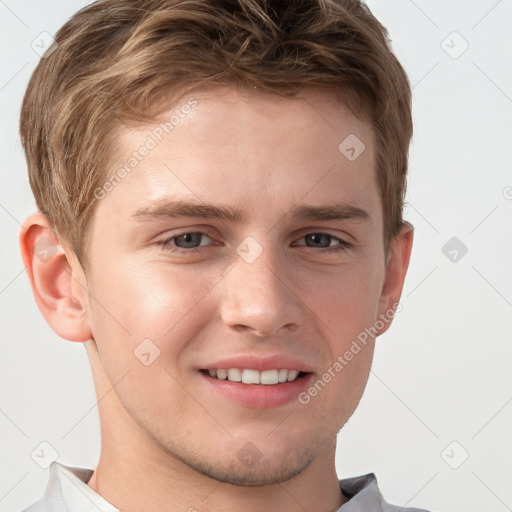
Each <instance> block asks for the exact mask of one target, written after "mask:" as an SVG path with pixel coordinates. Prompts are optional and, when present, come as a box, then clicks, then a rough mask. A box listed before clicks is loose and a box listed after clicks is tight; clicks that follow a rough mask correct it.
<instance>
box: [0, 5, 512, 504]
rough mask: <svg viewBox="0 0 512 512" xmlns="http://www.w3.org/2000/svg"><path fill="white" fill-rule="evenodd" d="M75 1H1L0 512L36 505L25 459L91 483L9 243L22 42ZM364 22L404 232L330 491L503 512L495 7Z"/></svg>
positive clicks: (79, 428) (383, 11)
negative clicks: (381, 327) (454, 243)
mask: <svg viewBox="0 0 512 512" xmlns="http://www.w3.org/2000/svg"><path fill="white" fill-rule="evenodd" d="M85 3H86V2H83V1H77V0H73V1H69V0H68V1H67V2H64V3H63V2H60V1H57V0H46V1H45V2H35V1H18V2H14V1H13V0H5V1H4V0H0V28H1V34H2V41H3V45H1V46H0V54H1V67H0V108H1V118H0V130H1V133H0V148H1V155H2V178H1V189H0V225H1V229H2V231H1V233H2V244H1V248H0V258H1V260H0V268H1V274H0V301H1V322H0V326H1V329H2V336H1V341H2V351H1V355H2V356H1V358H0V378H1V385H0V461H1V466H0V512H3V511H7V510H20V509H21V508H23V507H24V506H27V505H28V504H30V503H32V502H34V501H36V500H37V499H39V498H40V496H41V495H42V492H43V490H44V487H45V485H46V481H47V478H48V470H44V469H41V468H40V467H39V466H38V465H37V464H36V463H35V462H34V461H33V460H32V458H31V453H32V452H33V450H34V449H35V448H36V447H37V446H38V445H39V444H40V443H41V442H42V441H46V442H48V443H50V444H51V445H52V446H53V447H55V449H56V450H57V452H58V454H59V455H58V460H59V461H60V462H62V463H63V464H67V465H72V466H82V467H90V468H93V467H94V466H95V464H96V461H97V458H98V456H99V439H100V438H99V420H98V413H97V407H96V399H95V396H94V390H93V385H92V377H91V375H90V370H89V365H88V360H87V357H86V353H85V349H84V347H83V346H82V345H81V344H77V343H70V342H66V341H64V340H61V339H60V338H58V337H57V335H56V334H54V333H53V331H52V330H51V329H50V328H49V327H48V325H47V324H46V322H45V321H44V319H43V317H42V315H41V314H40V312H39V310H38V309H37V307H36V304H35V302H34V300H33V297H32V294H31V291H30V287H29V282H28V279H27V276H26V274H25V271H24V268H23V264H22V261H21V257H20V255H19V249H18V242H17V237H18V232H19V229H20V225H19V223H20V222H22V220H23V219H24V218H25V217H26V216H27V215H28V214H29V213H31V212H32V211H34V210H35V203H34V201H33V198H32V195H31V191H30V187H29V184H28V178H27V175H26V166H25V161H24V157H23V153H22V150H21V145H20V141H19V135H18V116H19V110H20V105H21V100H22V95H23V93H24V91H25V88H26V85H27V83H28V80H29V77H30V74H31V73H32V71H33V69H34V68H35V66H36V65H37V62H38V59H39V56H38V55H37V54H36V53H35V52H34V51H33V50H32V48H31V43H32V41H33V40H34V39H35V38H36V37H37V36H38V35H39V34H40V33H41V32H43V31H47V32H49V33H50V34H54V33H55V32H56V31H57V30H58V29H59V28H60V27H61V26H62V24H63V23H64V22H65V21H66V20H67V19H68V18H69V17H70V16H71V15H72V14H73V13H74V12H75V11H76V10H78V9H79V8H80V7H82V6H83V5H85ZM369 6H370V7H371V9H372V10H373V12H374V14H375V15H376V16H377V17H378V18H379V19H380V20H381V21H382V22H383V24H384V25H385V26H387V27H388V29H389V32H390V35H391V39H392V41H393V47H394V49H395V51H396V53H397V55H398V57H399V59H400V60H401V62H402V63H403V65H404V67H405V68H406V71H407V72H408V74H409V77H410V80H411V84H412V85H413V94H414V122H415V134H414V141H413V145H412V148H411V160H410V179H409V187H408V194H407V199H408V205H407V209H406V218H407V219H408V220H409V221H411V222H412V223H413V224H414V226H415V242H414V249H413V254H412V259H411V264H410V269H409V273H408V276H407V279H406V282H405V286H404V293H403V296H402V301H401V302H402V305H403V310H402V311H401V312H400V313H399V314H398V315H397V317H396V318H395V322H394V324H393V326H392V328H391V329H390V331H388V333H386V334H385V335H384V336H382V337H381V338H380V339H379V340H378V342H377V349H376V354H375V362H374V367H373V372H372V374H371V376H370V381H369V384H368V387H367V389H366V392H365V395H364V397H363V399H362V401H361V404H360V406H359V408H358V410H357V411H356V413H355V414H354V416H353V417H352V418H351V420H350V421H349V422H348V424H347V425H346V427H345V428H344V429H343V430H342V432H341V434H340V436H339V446H338V453H337V467H338V473H339V477H340V478H345V477H348V476H353V475H357V474H363V473H368V472H375V473H376V475H377V477H378V480H379V485H380V488H381V490H382V492H383V494H384V496H385V497H386V499H387V500H388V501H390V502H392V503H395V504H398V505H400V506H405V505H408V506H416V507H424V508H428V509H430V510H433V511H448V510H450V511H453V512H462V511H464V512H471V511H482V510H485V511H486V512H505V511H507V510H512V485H511V482H512V463H511V461H512V441H511V436H510V432H511V427H512V386H511V382H510V381H511V379H510V375H511V369H512V362H511V359H512V357H511V332H512V325H511V324H512V322H511V318H512V316H511V312H512V280H511V275H512V272H511V266H512V265H511V262H512V258H511V256H512V237H511V222H510V221H511V215H512V200H511V198H512V188H511V187H512V172H511V168H510V166H511V164H512V159H511V158H510V157H511V152H512V138H511V135H512V134H511V131H512V129H511V126H512V124H511V123H512V81H511V71H512V58H511V55H512V38H511V36H510V26H511V25H512V2H511V1H510V0H501V1H496V0H479V1H476V0H472V1H468V0H452V1H450V2H447V1H441V0H435V1H432V0H431V1H427V0H416V1H415V2H413V1H412V0H394V1H393V2H390V1H388V2H385V1H384V0H373V1H371V2H369ZM454 31H456V32H457V33H458V34H453V32H454ZM462 38H463V39H462ZM443 41H444V42H443ZM465 41H466V42H467V43H465ZM465 44H469V46H468V48H467V50H466V51H464V52H463V53H461V51H462V50H463V49H464V47H465ZM450 54H451V55H450ZM454 57H457V58H454ZM507 187H508V188H507ZM452 237H457V238H458V239H459V240H460V242H462V243H463V244H464V245H465V246H466V247H467V249H468V251H467V254H465V255H464V256H463V257H460V254H461V253H460V251H459V257H458V261H456V262H453V261H450V259H449V258H448V257H447V256H445V254H444V253H443V252H442V248H443V247H444V245H445V244H446V243H447V242H448V241H449V240H450V239H451V238H452ZM445 252H448V251H445ZM452 254H453V253H452ZM454 441H455V444H451V443H453V442H454ZM447 447H448V448H447ZM466 453H467V455H468V458H467V460H465V461H464V462H463V463H462V465H460V467H458V469H453V468H452V467H450V465H451V466H457V465H459V464H460V463H461V462H462V460H463V458H464V457H465V456H466ZM443 454H444V455H443Z"/></svg>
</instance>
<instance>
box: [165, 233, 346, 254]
mask: <svg viewBox="0 0 512 512" xmlns="http://www.w3.org/2000/svg"><path fill="white" fill-rule="evenodd" d="M190 234H199V235H205V236H207V237H208V238H212V237H211V236H210V235H209V234H208V233H206V232H204V231H185V232H184V233H179V234H177V235H172V236H170V237H168V238H166V239H165V240H161V241H159V242H157V244H158V245H161V246H163V248H164V249H165V250H167V251H170V252H173V253H179V254H187V253H193V252H197V250H198V249H199V247H202V246H199V247H191V248H190V249H182V248H181V247H176V246H174V245H172V244H171V243H170V242H171V241H172V240H174V239H176V238H179V237H181V236H183V235H190ZM308 235H327V236H328V237H330V238H331V239H334V240H336V241H338V242H339V244H338V245H335V246H334V247H329V248H322V247H317V248H316V249H317V252H320V253H324V254H325V253H327V254H333V253H338V252H340V251H346V250H347V249H348V248H350V246H351V245H352V244H350V243H349V242H346V241H345V240H343V239H341V238H338V237H336V236H334V235H331V234H329V233H324V232H323V231H312V232H311V233H306V234H305V235H303V236H301V238H300V239H302V238H304V237H306V236H308ZM171 247H172V248H171ZM203 247H204V246H203ZM302 247H308V248H309V249H315V247H309V246H307V245H304V246H302Z"/></svg>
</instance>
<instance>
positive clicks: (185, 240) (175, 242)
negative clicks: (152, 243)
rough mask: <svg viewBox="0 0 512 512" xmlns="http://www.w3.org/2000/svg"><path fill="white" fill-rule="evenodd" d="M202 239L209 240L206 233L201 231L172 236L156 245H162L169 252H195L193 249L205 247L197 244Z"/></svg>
mask: <svg viewBox="0 0 512 512" xmlns="http://www.w3.org/2000/svg"><path fill="white" fill-rule="evenodd" d="M202 237H206V238H208V239H210V240H211V238H210V237H209V236H208V234H207V233H203V232H202V231H191V232H186V233H181V234H178V235H172V236H170V237H168V238H166V239H165V240H162V241H160V242H158V244H160V245H162V246H163V247H164V248H165V249H166V250H169V251H171V252H179V253H187V252H196V251H194V249H197V247H200V246H202V245H205V244H201V243H199V244H198V242H200V240H201V238H202Z"/></svg>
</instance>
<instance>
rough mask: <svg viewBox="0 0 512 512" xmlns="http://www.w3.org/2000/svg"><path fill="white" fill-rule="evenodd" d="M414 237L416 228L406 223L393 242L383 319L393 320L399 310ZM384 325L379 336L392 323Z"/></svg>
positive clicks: (383, 295)
mask: <svg viewBox="0 0 512 512" xmlns="http://www.w3.org/2000/svg"><path fill="white" fill-rule="evenodd" d="M413 237H414V227H413V226H412V224H410V223H408V222H406V223H405V225H404V226H403V227H402V228H401V229H400V230H399V232H398V233H397V234H396V236H395V237H394V238H393V240H392V241H391V246H390V250H389V255H388V259H387V263H386V271H385V277H384V283H383V286H382V291H381V295H380V301H379V315H380V316H381V318H382V315H385V316H386V318H392V315H393V314H394V310H396V309H397V308H396V306H397V304H398V303H399V301H400V297H401V295H402V288H403V285H404V281H405V276H406V274H407V269H408V267H409V260H410V257H411V251H412V243H413ZM384 324H385V325H384V327H383V329H382V330H380V331H379V336H380V335H381V334H383V333H384V332H386V331H387V330H388V328H389V327H390V325H391V321H388V322H384Z"/></svg>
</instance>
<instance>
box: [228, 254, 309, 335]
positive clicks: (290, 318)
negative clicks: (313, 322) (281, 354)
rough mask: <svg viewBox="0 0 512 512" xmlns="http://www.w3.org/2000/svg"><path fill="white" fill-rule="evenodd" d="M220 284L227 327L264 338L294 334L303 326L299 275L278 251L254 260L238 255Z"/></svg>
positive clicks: (261, 255) (302, 305) (260, 255)
mask: <svg viewBox="0 0 512 512" xmlns="http://www.w3.org/2000/svg"><path fill="white" fill-rule="evenodd" d="M252 249H254V248H252ZM240 254H243V253H242V252H240ZM221 283H222V290H221V291H222V293H221V297H222V299H221V304H220V313H221V318H222V320H223V322H224V323H225V324H226V325H227V326H228V327H230V328H232V329H235V330H237V331H239V332H244V333H248V334H252V335H255V336H260V337H263V336H276V335H282V334H287V333H288V331H289V332H294V331H295V330H296V329H297V328H299V327H300V325H301V324H302V321H303V318H304V303H303V302H302V300H301V297H300V295H301V290H299V289H298V283H299V281H298V279H297V274H296V273H294V272H293V269H292V268H291V267H290V265H289V262H287V261H286V259H285V257H284V255H282V254H278V253H277V249H276V250H273V249H271V248H265V249H263V250H262V252H261V254H259V256H258V257H257V258H256V259H255V260H254V261H251V259H247V258H245V259H244V257H242V256H239V255H238V254H235V256H234V258H233V263H232V267H231V269H230V270H229V271H228V273H227V275H226V277H225V278H224V279H223V280H222V282H221Z"/></svg>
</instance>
